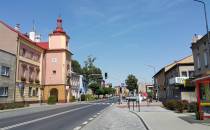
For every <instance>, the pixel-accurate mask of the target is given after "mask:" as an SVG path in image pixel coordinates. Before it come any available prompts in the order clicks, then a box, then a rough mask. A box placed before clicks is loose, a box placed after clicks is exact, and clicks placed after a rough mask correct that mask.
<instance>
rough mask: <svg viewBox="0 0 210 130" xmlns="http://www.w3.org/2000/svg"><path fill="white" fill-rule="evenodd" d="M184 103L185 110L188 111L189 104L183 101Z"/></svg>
mask: <svg viewBox="0 0 210 130" xmlns="http://www.w3.org/2000/svg"><path fill="white" fill-rule="evenodd" d="M182 103H183V105H184V110H188V106H189V102H188V101H187V100H182Z"/></svg>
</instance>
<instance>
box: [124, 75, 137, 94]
mask: <svg viewBox="0 0 210 130" xmlns="http://www.w3.org/2000/svg"><path fill="white" fill-rule="evenodd" d="M125 83H126V85H127V89H128V90H129V91H132V92H133V91H134V90H135V89H136V90H137V89H138V84H137V83H138V79H137V78H136V77H135V76H134V75H132V74H130V75H128V77H127V79H126V80H125Z"/></svg>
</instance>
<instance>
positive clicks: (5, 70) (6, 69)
mask: <svg viewBox="0 0 210 130" xmlns="http://www.w3.org/2000/svg"><path fill="white" fill-rule="evenodd" d="M1 75H2V76H9V67H6V66H1Z"/></svg>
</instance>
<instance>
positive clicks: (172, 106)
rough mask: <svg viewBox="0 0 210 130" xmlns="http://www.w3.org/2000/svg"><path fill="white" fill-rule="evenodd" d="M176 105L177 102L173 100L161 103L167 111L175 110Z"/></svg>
mask: <svg viewBox="0 0 210 130" xmlns="http://www.w3.org/2000/svg"><path fill="white" fill-rule="evenodd" d="M176 104H177V101H176V100H174V99H171V100H167V101H165V102H163V105H164V107H166V108H167V109H169V110H175V108H176Z"/></svg>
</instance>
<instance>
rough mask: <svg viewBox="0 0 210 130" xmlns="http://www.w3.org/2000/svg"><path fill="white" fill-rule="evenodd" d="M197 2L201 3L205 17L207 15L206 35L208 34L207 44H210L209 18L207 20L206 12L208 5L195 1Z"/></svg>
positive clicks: (199, 0)
mask: <svg viewBox="0 0 210 130" xmlns="http://www.w3.org/2000/svg"><path fill="white" fill-rule="evenodd" d="M194 1H195V2H198V3H201V4H202V5H203V9H204V15H205V22H206V32H207V33H206V34H207V42H208V44H210V36H209V27H208V18H207V12H206V3H205V2H203V1H201V0H194Z"/></svg>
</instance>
